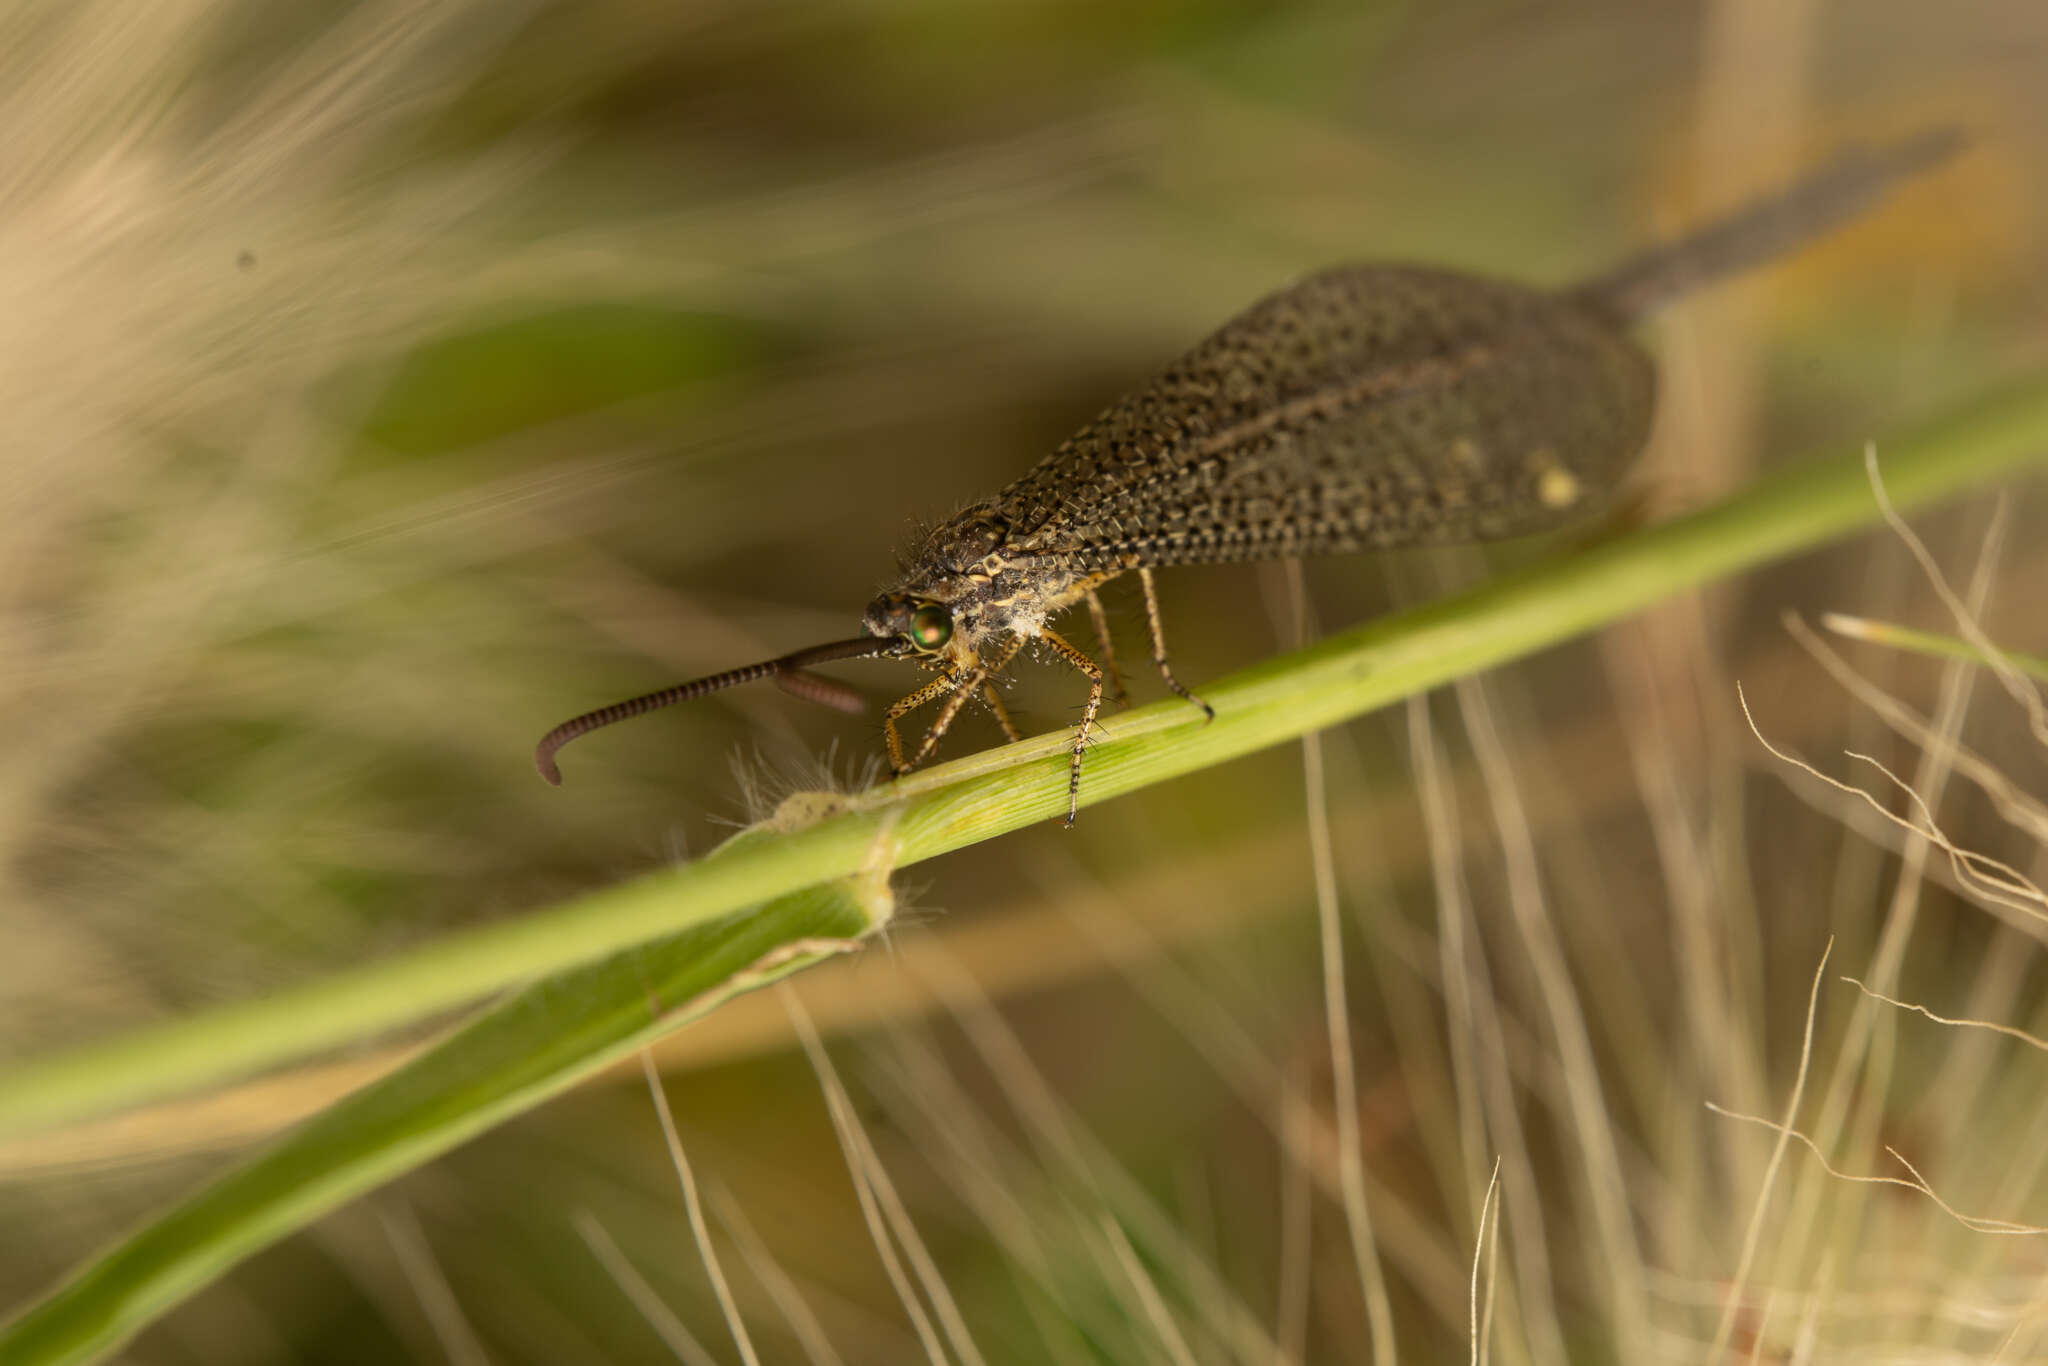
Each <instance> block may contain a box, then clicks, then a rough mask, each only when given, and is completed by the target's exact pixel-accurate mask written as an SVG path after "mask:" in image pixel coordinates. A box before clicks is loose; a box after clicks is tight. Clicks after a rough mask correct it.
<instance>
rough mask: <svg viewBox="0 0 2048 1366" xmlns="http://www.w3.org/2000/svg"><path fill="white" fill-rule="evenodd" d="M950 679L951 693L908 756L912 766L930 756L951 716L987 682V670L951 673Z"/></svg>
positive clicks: (948, 728) (949, 724)
mask: <svg viewBox="0 0 2048 1366" xmlns="http://www.w3.org/2000/svg"><path fill="white" fill-rule="evenodd" d="M950 681H951V683H952V685H953V695H952V696H951V697H949V698H947V699H946V705H945V706H943V707H940V708H939V714H938V715H937V716H936V717H934V718H933V719H932V728H931V729H930V730H928V731H926V732H925V733H924V739H923V740H922V741H921V742H920V743H919V744H918V747H917V753H915V754H913V755H911V756H910V767H912V768H916V767H917V766H918V765H919V764H921V763H923V762H924V761H925V760H927V759H929V758H931V757H932V751H933V750H935V749H937V748H938V747H939V739H940V737H941V736H943V735H945V733H946V732H947V731H948V730H951V729H952V727H953V718H954V717H956V716H958V715H959V714H960V709H961V708H962V707H964V706H966V705H967V701H968V699H969V698H971V697H973V696H974V695H975V694H976V693H978V692H980V691H981V688H982V685H983V684H984V683H986V682H988V670H987V669H969V670H967V671H966V672H965V673H959V674H954V675H952V677H951V680H950Z"/></svg>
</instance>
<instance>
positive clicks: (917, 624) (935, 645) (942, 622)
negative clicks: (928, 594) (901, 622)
mask: <svg viewBox="0 0 2048 1366" xmlns="http://www.w3.org/2000/svg"><path fill="white" fill-rule="evenodd" d="M952 638H953V614H952V613H951V612H949V611H947V610H946V609H945V608H943V607H941V606H940V605H939V604H938V603H935V602H931V603H926V604H925V605H924V606H922V607H920V608H918V609H917V614H916V615H915V616H913V617H911V619H910V643H911V644H912V645H915V646H916V647H917V648H918V649H920V650H923V651H925V652H927V653H929V652H931V651H933V650H942V649H944V648H945V645H946V642H947V641H949V640H951V639H952Z"/></svg>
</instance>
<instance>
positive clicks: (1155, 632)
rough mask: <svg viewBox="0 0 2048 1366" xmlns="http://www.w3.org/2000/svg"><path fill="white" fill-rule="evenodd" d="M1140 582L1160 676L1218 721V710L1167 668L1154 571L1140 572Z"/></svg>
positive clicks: (1153, 660)
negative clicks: (1143, 591) (1153, 580)
mask: <svg viewBox="0 0 2048 1366" xmlns="http://www.w3.org/2000/svg"><path fill="white" fill-rule="evenodd" d="M1138 582H1139V583H1141V584H1143V585H1144V587H1145V621H1146V623H1147V624H1148V625H1149V626H1151V628H1152V662H1153V663H1154V664H1157V665H1158V666H1159V676H1160V677H1161V678H1163V679H1165V680H1166V686H1167V687H1169V688H1171V689H1173V691H1174V692H1175V693H1176V694H1177V695H1179V696H1180V697H1182V698H1185V699H1186V700H1187V701H1189V702H1192V703H1194V704H1195V705H1196V706H1198V707H1200V708H1201V709H1202V714H1203V715H1204V716H1206V717H1207V718H1208V719H1209V720H1211V721H1214V720H1215V719H1216V709H1215V708H1214V707H1212V706H1210V705H1209V704H1208V703H1207V702H1204V701H1203V700H1202V699H1201V698H1199V697H1197V696H1195V695H1194V694H1193V693H1191V692H1189V691H1188V690H1187V688H1186V687H1185V686H1184V685H1183V684H1182V683H1181V681H1180V680H1179V679H1178V678H1175V677H1174V676H1173V670H1172V669H1171V668H1169V667H1168V666H1167V663H1166V633H1165V632H1164V631H1163V630H1161V629H1160V626H1159V590H1158V588H1157V587H1156V586H1154V584H1153V582H1152V571H1151V570H1149V569H1140V570H1139V571H1138Z"/></svg>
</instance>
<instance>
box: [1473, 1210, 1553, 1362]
mask: <svg viewBox="0 0 2048 1366" xmlns="http://www.w3.org/2000/svg"><path fill="white" fill-rule="evenodd" d="M1494 1179H1495V1180H1496V1181H1497V1180H1499V1179H1500V1173H1499V1172H1498V1171H1496V1172H1495V1173H1494ZM1503 1204H1504V1202H1503V1201H1500V1200H1495V1201H1494V1205H1493V1232H1492V1233H1491V1234H1489V1235H1488V1237H1487V1239H1486V1300H1485V1302H1484V1303H1483V1304H1481V1305H1480V1308H1479V1366H1486V1364H1487V1362H1488V1361H1489V1360H1490V1359H1491V1358H1492V1355H1493V1309H1494V1300H1495V1298H1496V1296H1497V1294H1498V1292H1499V1290H1500V1224H1501V1217H1502V1215H1503V1214H1504V1213H1505V1210H1504V1209H1503ZM1482 1208H1483V1207H1482ZM1546 1308H1547V1306H1546ZM1524 1312H1526V1311H1524Z"/></svg>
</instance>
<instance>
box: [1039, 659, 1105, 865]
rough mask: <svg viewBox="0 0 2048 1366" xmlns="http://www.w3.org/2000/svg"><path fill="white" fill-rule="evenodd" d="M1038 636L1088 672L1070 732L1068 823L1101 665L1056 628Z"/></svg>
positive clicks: (1075, 808)
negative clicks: (1077, 724)
mask: <svg viewBox="0 0 2048 1366" xmlns="http://www.w3.org/2000/svg"><path fill="white" fill-rule="evenodd" d="M1038 638H1039V639H1040V640H1042V641H1044V642H1045V643H1046V644H1047V645H1049V646H1051V647H1052V650H1053V653H1054V654H1056V655H1058V656H1059V657H1060V658H1061V659H1064V660H1066V661H1067V663H1069V664H1071V665H1073V666H1074V667H1075V668H1077V669H1079V670H1080V671H1081V672H1082V673H1084V674H1086V675H1088V705H1087V706H1085V707H1083V708H1082V709H1081V729H1080V731H1079V732H1078V733H1077V734H1076V735H1075V736H1074V763H1073V766H1072V767H1071V768H1069V769H1068V770H1067V824H1068V826H1070V827H1071V826H1072V825H1073V823H1074V817H1075V816H1076V815H1078V814H1080V810H1081V756H1082V755H1083V754H1085V753H1087V751H1088V732H1089V730H1090V729H1092V728H1093V727H1094V725H1095V713H1096V712H1098V711H1100V710H1102V666H1101V665H1100V664H1097V663H1096V662H1095V661H1094V660H1092V659H1090V658H1089V657H1088V656H1086V655H1084V654H1082V653H1081V652H1080V651H1079V650H1077V649H1075V648H1074V647H1073V646H1072V645H1070V644H1068V643H1067V642H1066V640H1064V639H1063V638H1061V636H1060V635H1059V634H1058V633H1056V632H1053V631H1046V632H1044V633H1043V634H1041V635H1040V636H1039V637H1038Z"/></svg>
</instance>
